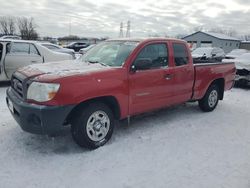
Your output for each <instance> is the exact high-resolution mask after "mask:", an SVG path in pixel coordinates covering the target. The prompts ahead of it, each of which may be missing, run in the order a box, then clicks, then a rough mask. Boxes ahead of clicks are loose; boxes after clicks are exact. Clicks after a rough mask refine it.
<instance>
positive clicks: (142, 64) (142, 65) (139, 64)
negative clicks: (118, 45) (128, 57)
mask: <svg viewBox="0 0 250 188" xmlns="http://www.w3.org/2000/svg"><path fill="white" fill-rule="evenodd" d="M152 64H153V63H152V59H150V58H139V59H137V60H136V61H135V62H134V64H133V65H132V67H131V70H132V71H133V72H135V71H137V70H147V69H150V68H151V67H152Z"/></svg>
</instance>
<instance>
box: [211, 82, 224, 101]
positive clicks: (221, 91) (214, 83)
mask: <svg viewBox="0 0 250 188" xmlns="http://www.w3.org/2000/svg"><path fill="white" fill-rule="evenodd" d="M211 85H217V86H218V87H219V95H220V96H219V99H220V100H223V97H224V88H225V80H224V78H219V79H216V80H214V81H213V82H212V83H211V84H210V86H211Z"/></svg>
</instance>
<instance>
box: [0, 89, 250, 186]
mask: <svg viewBox="0 0 250 188" xmlns="http://www.w3.org/2000/svg"><path fill="white" fill-rule="evenodd" d="M5 90H6V87H5V86H2V87H0V187H3V188H9V187H25V188H29V187H46V188H49V187H60V188H63V187H69V188H71V187H86V188H95V187H109V188H112V187H114V188H119V187H124V188H131V187H133V188H134V187H136V188H146V187H149V188H158V187H162V188H166V187H169V188H184V187H185V188H249V187H250V120H249V117H250V89H233V90H231V91H229V92H227V93H226V95H225V100H224V101H222V102H220V104H219V106H218V108H217V109H216V110H215V111H214V112H211V113H203V112H201V111H200V110H199V108H198V107H197V104H196V103H188V104H185V105H180V106H177V107H173V108H170V109H166V110H161V111H158V112H154V113H150V114H148V115H147V116H146V115H143V116H138V117H135V118H133V119H132V123H131V125H130V126H127V125H126V124H125V123H122V124H121V125H119V126H117V127H116V129H115V132H114V134H113V137H112V139H111V140H110V142H108V143H107V145H105V146H104V147H101V148H99V149H97V150H95V151H87V150H84V149H81V148H79V147H78V146H76V145H75V144H74V142H73V141H72V139H71V136H70V134H69V133H68V132H65V133H64V134H63V135H61V136H59V137H56V138H54V139H52V138H48V137H46V136H37V135H32V134H29V133H26V132H23V131H22V130H21V129H20V127H19V126H18V125H17V123H16V122H15V121H14V120H13V119H12V117H11V115H10V113H9V111H8V109H7V107H6V105H5Z"/></svg>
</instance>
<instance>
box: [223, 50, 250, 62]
mask: <svg viewBox="0 0 250 188" xmlns="http://www.w3.org/2000/svg"><path fill="white" fill-rule="evenodd" d="M245 53H249V51H248V50H245V49H234V50H232V51H231V52H229V53H228V54H227V55H226V57H225V59H223V60H222V62H232V60H233V59H235V58H237V57H239V56H241V55H243V54H245Z"/></svg>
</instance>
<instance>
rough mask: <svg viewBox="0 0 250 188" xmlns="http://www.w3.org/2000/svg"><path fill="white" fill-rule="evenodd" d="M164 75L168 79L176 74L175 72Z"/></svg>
mask: <svg viewBox="0 0 250 188" xmlns="http://www.w3.org/2000/svg"><path fill="white" fill-rule="evenodd" d="M164 77H165V79H166V80H171V79H172V78H173V77H174V75H173V74H166V75H165V76H164Z"/></svg>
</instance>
